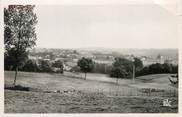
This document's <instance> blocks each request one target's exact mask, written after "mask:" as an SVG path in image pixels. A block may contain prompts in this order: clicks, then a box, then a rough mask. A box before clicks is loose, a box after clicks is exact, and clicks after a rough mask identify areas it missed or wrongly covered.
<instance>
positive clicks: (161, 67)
mask: <svg viewBox="0 0 182 117" xmlns="http://www.w3.org/2000/svg"><path fill="white" fill-rule="evenodd" d="M161 73H178V65H172V64H168V63H164V64H160V63H156V64H151V65H149V66H146V67H144V68H143V69H141V70H140V71H138V72H136V75H137V76H142V75H148V74H161Z"/></svg>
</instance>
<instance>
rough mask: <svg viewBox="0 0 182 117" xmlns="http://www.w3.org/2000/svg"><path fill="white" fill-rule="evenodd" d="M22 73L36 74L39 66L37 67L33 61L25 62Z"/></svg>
mask: <svg viewBox="0 0 182 117" xmlns="http://www.w3.org/2000/svg"><path fill="white" fill-rule="evenodd" d="M20 70H22V71H27V72H38V71H39V66H38V65H37V63H36V61H35V60H30V59H29V60H27V62H26V63H25V65H24V66H23V68H22V69H20Z"/></svg>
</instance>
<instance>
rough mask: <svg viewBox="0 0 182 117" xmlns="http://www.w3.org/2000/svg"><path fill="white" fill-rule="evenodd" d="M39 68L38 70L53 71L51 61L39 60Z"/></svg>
mask: <svg viewBox="0 0 182 117" xmlns="http://www.w3.org/2000/svg"><path fill="white" fill-rule="evenodd" d="M39 69H40V72H53V70H52V67H51V63H50V62H49V61H47V60H40V61H39Z"/></svg>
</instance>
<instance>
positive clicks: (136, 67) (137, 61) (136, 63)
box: [134, 57, 143, 72]
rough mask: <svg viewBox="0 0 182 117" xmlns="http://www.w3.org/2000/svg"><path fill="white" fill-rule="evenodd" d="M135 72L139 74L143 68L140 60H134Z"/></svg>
mask: <svg viewBox="0 0 182 117" xmlns="http://www.w3.org/2000/svg"><path fill="white" fill-rule="evenodd" d="M134 65H135V71H136V72H138V71H140V70H141V69H142V68H143V63H142V61H141V60H140V59H139V58H136V57H135V58H134Z"/></svg>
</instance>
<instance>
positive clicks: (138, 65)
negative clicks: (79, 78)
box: [4, 5, 178, 85]
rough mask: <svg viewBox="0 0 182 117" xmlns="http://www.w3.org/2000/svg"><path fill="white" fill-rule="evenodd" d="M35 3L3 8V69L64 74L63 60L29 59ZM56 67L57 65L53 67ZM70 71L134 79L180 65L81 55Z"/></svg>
mask: <svg viewBox="0 0 182 117" xmlns="http://www.w3.org/2000/svg"><path fill="white" fill-rule="evenodd" d="M34 7H35V6H34V5H9V6H8V8H4V45H5V52H4V69H5V70H14V71H15V78H14V83H13V84H14V85H16V77H17V73H18V71H19V70H20V71H28V72H59V73H63V68H64V66H63V63H62V62H61V61H55V62H52V63H51V62H50V61H46V60H39V61H38V62H37V61H36V60H30V59H28V54H29V50H30V49H32V47H34V46H35V45H36V39H37V36H36V32H35V25H36V24H37V22H38V20H37V16H36V14H35V13H34V11H33V10H34ZM53 68H57V70H54V69H53ZM71 71H76V72H83V73H84V74H85V79H86V75H87V73H88V72H91V73H104V74H108V75H110V77H115V78H117V79H119V78H131V77H132V74H133V72H135V73H136V75H137V76H140V75H147V74H158V73H178V66H174V65H172V64H167V63H164V64H159V63H156V64H152V65H149V66H147V67H144V66H143V63H142V61H141V60H140V59H138V58H133V61H131V60H128V59H125V58H122V57H116V58H115V61H114V62H113V64H112V65H106V64H100V63H95V62H94V61H93V60H92V59H90V58H85V57H82V58H81V59H80V60H78V62H77V66H75V67H73V68H72V69H71Z"/></svg>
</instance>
